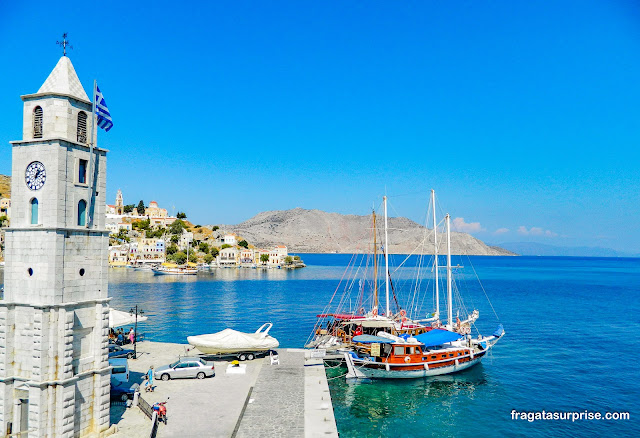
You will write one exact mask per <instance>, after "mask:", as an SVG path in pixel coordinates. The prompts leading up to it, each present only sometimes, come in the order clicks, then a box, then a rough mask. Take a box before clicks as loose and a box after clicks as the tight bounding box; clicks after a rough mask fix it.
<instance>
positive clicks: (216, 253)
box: [210, 246, 220, 257]
mask: <svg viewBox="0 0 640 438" xmlns="http://www.w3.org/2000/svg"><path fill="white" fill-rule="evenodd" d="M210 252H211V255H212V256H214V257H218V254H220V250H219V249H218V248H216V247H215V246H213V247H211V250H210Z"/></svg>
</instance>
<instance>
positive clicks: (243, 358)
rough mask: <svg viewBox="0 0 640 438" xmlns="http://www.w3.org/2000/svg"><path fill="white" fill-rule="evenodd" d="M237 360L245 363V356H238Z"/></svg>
mask: <svg viewBox="0 0 640 438" xmlns="http://www.w3.org/2000/svg"><path fill="white" fill-rule="evenodd" d="M238 359H240V360H241V361H245V360H247V356H245V355H244V354H241V355H240V356H238Z"/></svg>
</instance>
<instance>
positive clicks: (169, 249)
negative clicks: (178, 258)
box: [167, 245, 178, 255]
mask: <svg viewBox="0 0 640 438" xmlns="http://www.w3.org/2000/svg"><path fill="white" fill-rule="evenodd" d="M177 252H178V247H177V246H176V245H169V246H167V255H171V254H175V253H177Z"/></svg>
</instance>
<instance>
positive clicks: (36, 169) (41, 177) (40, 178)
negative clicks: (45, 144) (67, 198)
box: [24, 161, 47, 190]
mask: <svg viewBox="0 0 640 438" xmlns="http://www.w3.org/2000/svg"><path fill="white" fill-rule="evenodd" d="M46 179H47V173H46V171H45V169H44V164H42V163H41V162H40V161H33V162H32V163H31V164H29V165H28V166H27V170H26V171H25V173H24V180H25V182H26V183H27V187H29V189H31V190H40V189H41V188H42V186H43V185H44V182H45V181H46Z"/></svg>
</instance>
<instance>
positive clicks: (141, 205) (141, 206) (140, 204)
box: [138, 199, 144, 216]
mask: <svg viewBox="0 0 640 438" xmlns="http://www.w3.org/2000/svg"><path fill="white" fill-rule="evenodd" d="M138 214H139V215H140V216H144V201H143V200H142V199H141V200H140V202H138Z"/></svg>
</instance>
